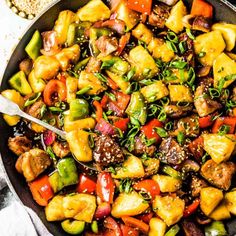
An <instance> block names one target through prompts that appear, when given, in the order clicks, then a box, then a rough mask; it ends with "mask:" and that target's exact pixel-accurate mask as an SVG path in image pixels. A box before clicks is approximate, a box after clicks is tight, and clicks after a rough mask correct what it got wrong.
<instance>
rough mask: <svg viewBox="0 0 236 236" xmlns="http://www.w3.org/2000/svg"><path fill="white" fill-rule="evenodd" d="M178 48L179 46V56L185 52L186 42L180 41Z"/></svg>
mask: <svg viewBox="0 0 236 236" xmlns="http://www.w3.org/2000/svg"><path fill="white" fill-rule="evenodd" d="M178 46H179V51H180V53H181V54H183V53H185V52H186V42H185V41H181V42H180V43H179V45H178Z"/></svg>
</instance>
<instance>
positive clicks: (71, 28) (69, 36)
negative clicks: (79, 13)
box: [66, 23, 77, 47]
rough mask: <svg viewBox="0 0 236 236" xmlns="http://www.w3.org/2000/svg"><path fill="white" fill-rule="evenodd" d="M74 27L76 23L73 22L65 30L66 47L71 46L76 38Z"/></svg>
mask: <svg viewBox="0 0 236 236" xmlns="http://www.w3.org/2000/svg"><path fill="white" fill-rule="evenodd" d="M76 27H77V24H76V23H73V24H70V25H69V28H68V31H67V39H66V45H67V46H68V47H70V46H72V45H73V44H74V43H75V40H76Z"/></svg>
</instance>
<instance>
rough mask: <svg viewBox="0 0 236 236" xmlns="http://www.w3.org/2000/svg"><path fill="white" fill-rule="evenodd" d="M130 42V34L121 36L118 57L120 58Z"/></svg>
mask: <svg viewBox="0 0 236 236" xmlns="http://www.w3.org/2000/svg"><path fill="white" fill-rule="evenodd" d="M129 40H130V33H126V34H125V35H122V36H121V38H120V40H119V45H118V49H117V56H119V55H120V54H121V53H122V52H123V50H124V48H125V46H126V44H127V43H128V42H129Z"/></svg>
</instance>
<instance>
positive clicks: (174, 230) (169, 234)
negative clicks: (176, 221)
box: [165, 225, 180, 236]
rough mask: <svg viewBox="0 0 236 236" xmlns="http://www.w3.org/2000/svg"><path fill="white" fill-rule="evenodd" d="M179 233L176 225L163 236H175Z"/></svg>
mask: <svg viewBox="0 0 236 236" xmlns="http://www.w3.org/2000/svg"><path fill="white" fill-rule="evenodd" d="M179 231H180V227H179V226H178V225H174V226H172V227H171V228H170V229H169V230H168V231H167V232H166V233H165V236H175V235H176V234H177V233H178V232H179Z"/></svg>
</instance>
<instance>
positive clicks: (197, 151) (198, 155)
mask: <svg viewBox="0 0 236 236" xmlns="http://www.w3.org/2000/svg"><path fill="white" fill-rule="evenodd" d="M203 142H204V141H203V137H202V136H199V137H198V138H196V139H194V140H193V141H192V142H191V143H190V144H189V145H188V149H189V151H190V152H191V153H192V154H193V157H194V158H195V159H196V160H197V161H198V162H201V160H202V157H203V155H204V152H205V151H204V149H203Z"/></svg>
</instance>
